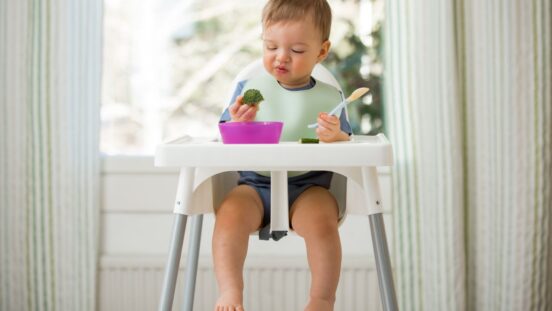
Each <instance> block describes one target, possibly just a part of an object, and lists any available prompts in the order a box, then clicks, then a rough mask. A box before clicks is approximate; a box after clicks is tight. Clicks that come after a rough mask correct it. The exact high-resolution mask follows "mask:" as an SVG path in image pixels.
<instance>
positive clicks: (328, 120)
mask: <svg viewBox="0 0 552 311" xmlns="http://www.w3.org/2000/svg"><path fill="white" fill-rule="evenodd" d="M316 121H317V123H318V128H316V135H318V139H320V141H322V142H325V143H330V142H334V141H338V140H342V139H341V136H342V132H341V124H340V122H339V118H338V117H336V116H331V115H329V114H328V113H326V112H321V113H319V114H318V119H317V120H316Z"/></svg>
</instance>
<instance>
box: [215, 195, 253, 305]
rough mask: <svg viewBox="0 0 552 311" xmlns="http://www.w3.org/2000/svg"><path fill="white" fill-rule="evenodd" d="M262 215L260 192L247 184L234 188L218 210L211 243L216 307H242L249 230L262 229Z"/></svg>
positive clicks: (250, 231)
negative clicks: (215, 280) (217, 290)
mask: <svg viewBox="0 0 552 311" xmlns="http://www.w3.org/2000/svg"><path fill="white" fill-rule="evenodd" d="M262 215H263V207H262V202H261V199H260V197H259V195H258V194H257V192H256V191H255V189H253V188H251V187H249V186H244V185H242V186H238V187H236V188H235V189H234V190H232V191H231V192H230V193H229V194H228V196H227V197H226V198H225V199H224V202H223V203H222V204H221V206H220V208H219V209H218V210H217V211H216V219H215V229H214V232H213V244H212V246H213V260H214V265H215V274H216V278H217V283H218V287H219V291H220V296H219V299H218V301H217V304H216V306H215V310H216V311H218V310H224V311H241V310H243V308H242V307H241V305H242V304H243V264H244V261H245V256H246V254H247V245H248V242H249V234H251V233H252V232H254V231H256V230H258V229H259V227H260V226H261V221H262ZM238 306H239V307H238Z"/></svg>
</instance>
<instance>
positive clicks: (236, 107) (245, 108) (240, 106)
mask: <svg viewBox="0 0 552 311" xmlns="http://www.w3.org/2000/svg"><path fill="white" fill-rule="evenodd" d="M242 99H243V96H242V95H240V96H238V97H237V98H236V101H235V102H234V103H233V104H232V105H230V107H229V108H228V112H230V117H231V119H232V122H244V121H254V120H255V116H256V115H257V111H258V110H259V105H252V106H250V105H246V104H244V103H243V102H242Z"/></svg>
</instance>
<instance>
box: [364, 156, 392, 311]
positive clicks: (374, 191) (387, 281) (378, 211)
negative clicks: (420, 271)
mask: <svg viewBox="0 0 552 311" xmlns="http://www.w3.org/2000/svg"><path fill="white" fill-rule="evenodd" d="M362 183H363V184H364V192H365V193H366V203H367V204H368V210H369V211H370V213H369V215H368V218H369V219H370V232H371V234H372V245H373V247H374V256H375V257H376V269H377V271H378V281H379V288H380V296H381V302H382V306H383V310H385V311H397V310H399V309H398V306H397V296H396V295H395V286H394V284H393V272H392V271H391V261H390V259H389V249H388V247H387V237H386V236H385V225H384V223H383V208H382V200H381V191H380V185H379V180H378V172H377V170H376V168H375V167H363V168H362Z"/></svg>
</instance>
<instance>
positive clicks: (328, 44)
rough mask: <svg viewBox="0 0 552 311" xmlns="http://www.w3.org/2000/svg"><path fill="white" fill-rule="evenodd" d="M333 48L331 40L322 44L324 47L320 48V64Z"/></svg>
mask: <svg viewBox="0 0 552 311" xmlns="http://www.w3.org/2000/svg"><path fill="white" fill-rule="evenodd" d="M331 46H332V43H331V42H330V40H326V41H324V42H322V47H321V48H320V53H319V54H318V62H319V63H320V62H322V61H323V60H325V59H326V57H328V53H329V52H330V47H331Z"/></svg>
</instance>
